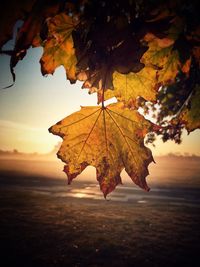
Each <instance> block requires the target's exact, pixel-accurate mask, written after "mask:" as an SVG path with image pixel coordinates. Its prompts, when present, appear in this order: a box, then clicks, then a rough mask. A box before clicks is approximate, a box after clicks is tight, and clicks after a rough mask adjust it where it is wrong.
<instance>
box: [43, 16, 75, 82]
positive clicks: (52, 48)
mask: <svg viewBox="0 0 200 267" xmlns="http://www.w3.org/2000/svg"><path fill="white" fill-rule="evenodd" d="M75 25H76V23H75V22H74V21H73V19H72V18H71V17H69V16H67V15H65V14H64V13H61V14H59V15H57V16H55V17H54V18H52V19H50V20H49V21H48V29H49V36H48V38H47V40H46V41H44V53H43V55H42V58H41V60H40V63H41V70H42V74H43V75H45V74H53V73H54V71H55V69H56V68H57V67H59V66H61V65H62V66H64V68H65V70H66V74H67V78H68V79H69V80H70V81H71V82H74V81H75V80H76V77H75V72H76V61H77V60H76V56H75V51H74V44H73V40H72V35H71V33H72V31H73V30H74V27H75Z"/></svg>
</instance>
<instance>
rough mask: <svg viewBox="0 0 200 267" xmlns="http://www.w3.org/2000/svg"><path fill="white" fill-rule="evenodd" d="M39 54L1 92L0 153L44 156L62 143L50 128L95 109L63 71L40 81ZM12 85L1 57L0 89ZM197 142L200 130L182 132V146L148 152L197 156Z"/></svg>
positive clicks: (33, 51) (165, 146) (159, 145)
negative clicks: (83, 108)
mask: <svg viewBox="0 0 200 267" xmlns="http://www.w3.org/2000/svg"><path fill="white" fill-rule="evenodd" d="M41 53H42V49H39V48H34V49H30V50H29V51H28V54H27V56H26V57H25V59H24V60H23V61H22V62H19V63H18V65H17V67H16V69H15V71H16V82H15V85H14V86H13V87H11V88H8V89H6V90H0V128H1V131H0V149H3V150H13V149H17V150H19V151H23V152H39V153H47V152H49V151H51V150H52V149H53V147H54V146H55V145H56V144H57V143H58V142H59V141H61V139H60V138H59V137H56V136H53V135H52V134H50V133H49V132H48V128H49V127H50V126H51V125H53V124H55V123H56V122H57V121H59V120H61V119H62V118H64V117H66V116H67V115H69V114H71V113H72V112H75V111H77V110H79V109H80V106H90V105H96V102H97V101H96V95H95V94H93V95H88V93H87V90H82V89H81V83H76V84H75V85H70V83H69V82H68V81H66V77H65V72H64V69H63V68H62V67H60V68H58V69H57V71H56V72H55V74H54V75H53V76H52V75H49V76H48V77H43V76H42V74H41V72H40V65H39V58H40V56H41ZM11 83H12V78H11V74H10V71H9V57H8V56H4V55H1V56H0V87H1V88H2V87H5V86H7V85H9V84H11ZM199 140H200V130H196V131H195V132H193V133H191V134H190V135H189V136H188V135H187V133H186V132H185V133H184V136H183V142H182V144H181V145H177V144H175V143H174V142H171V141H170V142H167V143H165V144H163V143H162V142H161V141H159V140H158V141H156V143H155V145H156V148H152V147H151V146H150V148H151V149H152V151H153V154H154V155H163V154H167V153H181V154H184V153H189V154H196V155H200V142H199Z"/></svg>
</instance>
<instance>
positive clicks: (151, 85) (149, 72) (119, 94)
mask: <svg viewBox="0 0 200 267" xmlns="http://www.w3.org/2000/svg"><path fill="white" fill-rule="evenodd" d="M113 85H114V90H112V91H111V90H107V91H106V92H105V93H104V100H107V99H110V98H112V97H116V98H117V100H118V101H123V102H124V103H125V105H126V106H129V107H135V106H136V99H137V97H138V96H140V97H142V98H144V99H145V100H148V101H154V100H156V93H157V70H156V69H154V68H151V67H147V66H146V67H145V68H143V69H142V70H141V71H140V72H138V73H133V72H130V73H129V74H120V73H119V72H114V74H113ZM98 102H99V103H100V102H102V92H99V93H98Z"/></svg>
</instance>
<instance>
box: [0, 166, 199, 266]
mask: <svg viewBox="0 0 200 267" xmlns="http://www.w3.org/2000/svg"><path fill="white" fill-rule="evenodd" d="M0 184H1V187H0V251H1V263H2V262H3V265H2V266H5V267H6V266H12V267H15V266H21V267H23V266H26V267H51V266H59V267H64V266H65V267H66V266H68V267H71V266H72V267H76V266H77V267H79V266H81V267H82V266H83V267H85V266H87V267H90V266H91V267H97V266H98V267H100V266H102V267H103V266H105V267H107V266H116V267H122V266H123V267H128V266H130V267H133V266H134V267H147V266H148V267H151V266H152V267H160V266H162V267H165V266H166V267H168V266H170V267H173V266H187V267H195V266H200V260H199V251H200V244H199V240H200V231H199V225H200V216H199V214H200V202H199V193H200V191H199V188H192V187H191V186H190V187H186V188H181V189H179V190H178V189H177V188H176V187H175V188H170V190H169V187H166V188H160V189H158V188H159V187H157V188H155V189H152V192H151V193H145V192H142V191H140V190H136V189H134V190H133V191H131V190H132V189H130V188H129V186H128V187H125V188H124V189H123V188H120V189H118V190H117V191H116V193H115V194H113V197H112V195H111V197H110V198H108V199H109V200H104V199H103V197H101V198H100V197H99V195H98V194H97V196H98V198H95V197H91V195H94V196H95V194H96V193H94V192H96V191H95V190H96V189H95V188H96V185H95V184H93V183H91V182H83V181H81V182H76V183H74V184H73V185H72V186H70V187H67V185H66V181H65V180H62V179H53V178H51V179H50V178H48V177H42V176H38V175H36V176H35V175H32V176H29V175H28V174H24V173H23V172H19V171H18V172H16V171H15V172H12V171H5V170H1V172H0ZM81 190H82V191H81ZM87 190H89V191H87ZM79 191H80V192H86V191H87V192H88V193H87V194H86V195H85V196H84V197H83V198H79V197H80V196H81V195H77V196H79V197H73V194H74V196H76V194H77V193H76V192H79ZM130 192H131V194H135V197H132V198H131V197H130V198H129V197H127V196H129V195H130ZM82 196H83V195H82ZM87 196H89V197H87ZM123 196H126V198H125V197H123Z"/></svg>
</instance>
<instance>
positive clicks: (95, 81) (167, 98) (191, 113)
mask: <svg viewBox="0 0 200 267" xmlns="http://www.w3.org/2000/svg"><path fill="white" fill-rule="evenodd" d="M11 6H12V10H13V11H14V12H12V13H11V12H10V9H11ZM199 10H200V9H199V1H186V0H182V1H181V0H172V1H170V0H168V1H161V0H160V1H155V0H150V1H145V0H133V1H131V0H123V1H121V0H116V1H101V0H99V1H95V0H93V1H92V0H78V1H63V0H55V1H53V0H45V1H42V0H35V1H23V0H20V1H9V2H7V3H6V5H5V7H4V12H2V15H3V18H2V21H1V28H0V30H1V33H2V35H1V36H0V47H1V53H5V54H8V55H9V56H10V57H11V60H10V68H11V73H12V76H13V80H14V81H15V72H14V68H15V66H16V64H17V63H18V61H19V60H22V59H23V58H24V56H25V55H26V51H27V49H28V48H30V47H43V54H42V57H41V59H40V63H41V72H42V74H43V75H47V74H53V73H54V72H55V70H56V68H57V67H59V66H63V67H64V68H65V71H66V77H67V79H68V80H69V81H70V82H71V83H75V82H76V81H77V80H79V81H82V82H83V86H82V87H83V88H87V89H88V91H89V93H96V95H97V103H98V104H100V105H99V106H97V107H83V108H81V110H80V111H78V112H76V113H74V114H72V115H70V116H68V117H67V118H65V119H63V120H62V121H60V122H58V123H57V124H56V125H54V126H52V127H51V128H50V132H52V133H53V134H57V135H60V136H61V137H62V138H63V143H62V145H61V147H60V150H59V151H58V157H59V158H61V159H62V161H64V162H65V163H66V165H65V168H64V171H65V172H66V173H67V176H68V181H69V183H70V182H71V181H72V179H74V178H75V177H76V176H77V175H78V174H80V173H81V172H82V171H83V170H84V169H85V168H86V167H87V166H88V165H92V166H94V167H95V168H96V170H97V180H98V181H99V183H100V188H101V190H102V191H103V193H104V196H106V195H107V194H108V193H110V192H111V191H112V190H113V189H114V188H115V187H116V185H117V184H119V183H121V177H120V173H121V171H122V170H123V169H124V168H125V170H126V172H127V173H128V174H129V176H130V177H131V179H132V180H133V181H134V182H135V183H136V184H137V185H139V186H140V187H142V188H143V189H145V190H148V186H147V184H146V181H145V178H146V176H147V175H148V165H149V163H151V162H152V161H153V157H152V154H151V151H150V150H149V149H148V148H147V147H145V145H144V138H145V136H146V135H147V141H149V142H153V141H154V139H155V136H156V135H161V136H162V139H163V141H167V140H168V139H172V140H175V142H177V143H180V141H181V133H182V130H183V129H187V131H188V132H191V131H193V130H195V129H197V128H199V127H200V111H199V103H200V71H199V66H200V24H199V14H198V12H199ZM17 20H23V24H22V26H21V27H20V28H19V30H18V32H17V36H16V40H15V47H14V49H13V50H12V51H7V50H6V49H4V48H5V47H4V44H5V43H6V42H7V41H8V40H9V39H11V38H12V31H13V27H14V25H15V22H16V21H17ZM112 97H115V98H116V99H117V103H116V104H112V105H109V106H105V104H104V102H105V101H106V100H108V99H110V98H112ZM139 108H140V110H143V114H144V115H145V114H147V113H151V114H152V116H153V117H154V120H155V123H152V122H150V121H147V120H146V119H145V118H144V116H142V115H140V114H139V112H138V109H139Z"/></svg>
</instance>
